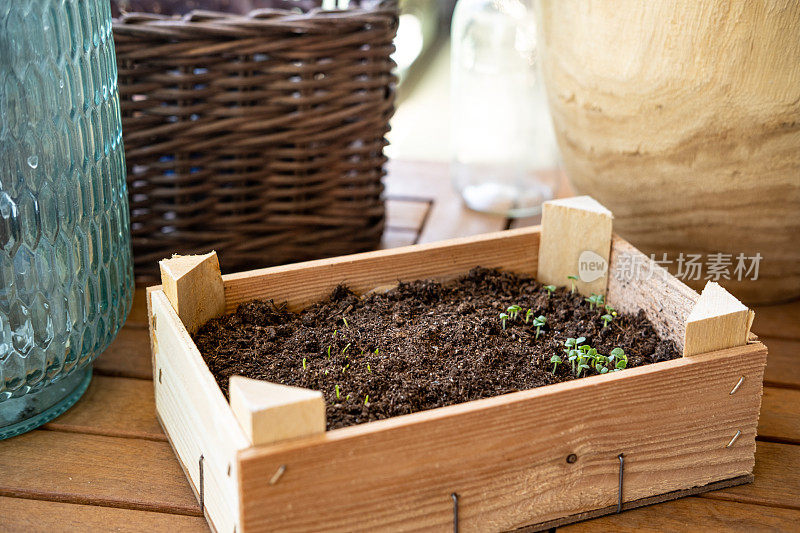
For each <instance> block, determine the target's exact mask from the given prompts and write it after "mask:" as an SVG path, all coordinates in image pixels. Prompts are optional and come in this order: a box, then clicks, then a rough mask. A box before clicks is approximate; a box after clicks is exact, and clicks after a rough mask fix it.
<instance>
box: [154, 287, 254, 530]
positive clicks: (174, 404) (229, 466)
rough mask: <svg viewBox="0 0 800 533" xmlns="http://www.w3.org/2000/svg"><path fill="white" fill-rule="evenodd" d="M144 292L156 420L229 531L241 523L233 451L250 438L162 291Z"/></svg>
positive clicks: (213, 517)
mask: <svg viewBox="0 0 800 533" xmlns="http://www.w3.org/2000/svg"><path fill="white" fill-rule="evenodd" d="M148 294H149V296H150V308H151V311H152V315H153V317H154V318H153V337H154V339H155V340H154V345H155V363H154V364H155V365H156V366H155V370H154V375H155V379H154V386H155V392H156V408H157V410H158V415H159V419H160V420H161V423H162V425H163V426H164V430H165V433H166V434H167V436H168V437H169V441H170V443H171V444H172V446H173V448H174V450H175V453H176V455H177V456H178V459H179V462H180V464H181V466H182V467H183V469H184V471H185V472H186V475H187V477H188V478H189V480H190V484H191V486H192V488H193V489H194V490H195V492H196V493H197V494H198V496H199V497H202V499H203V501H204V509H205V511H206V513H207V516H208V518H209V520H210V522H211V523H212V524H213V526H214V528H216V529H217V530H218V531H232V530H233V528H235V527H236V528H238V525H239V510H238V507H239V505H238V504H239V500H238V493H237V488H236V481H235V480H236V463H235V454H236V451H237V450H240V449H243V448H246V447H249V446H250V442H249V440H248V439H247V437H246V436H245V434H244V432H243V431H242V428H241V427H240V426H239V424H238V422H237V421H236V418H234V416H233V413H232V411H231V409H230V406H229V405H228V402H227V401H225V398H224V397H223V395H222V391H221V390H220V389H219V387H218V386H217V383H216V381H215V380H214V377H213V376H212V375H211V372H210V371H209V370H208V367H207V366H206V364H205V362H204V361H203V358H202V356H201V355H200V352H198V350H197V347H196V346H195V345H194V343H193V342H192V340H191V337H190V336H189V333H188V332H187V331H186V328H184V326H183V323H182V322H181V321H180V319H179V318H178V315H177V313H176V312H175V309H174V308H173V307H172V304H170V302H169V300H168V299H167V297H166V295H165V294H164V292H163V291H160V290H154V291H150V292H149V293H148ZM201 494H202V496H200V495H201Z"/></svg>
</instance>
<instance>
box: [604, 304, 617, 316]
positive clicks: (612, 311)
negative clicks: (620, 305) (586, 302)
mask: <svg viewBox="0 0 800 533" xmlns="http://www.w3.org/2000/svg"><path fill="white" fill-rule="evenodd" d="M605 308H606V312H607V313H608V314H610V315H611V316H617V310H616V309H614V308H613V307H611V305H609V304H606V305H605Z"/></svg>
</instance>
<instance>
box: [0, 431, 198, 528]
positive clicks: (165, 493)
mask: <svg viewBox="0 0 800 533" xmlns="http://www.w3.org/2000/svg"><path fill="white" fill-rule="evenodd" d="M0 472H2V473H3V475H2V476H0V495H2V496H18V497H27V498H34V499H43V500H52V501H62V502H70V503H91V504H93V505H105V506H109V507H122V508H126V509H140V510H146V511H166V512H172V513H179V514H189V515H194V516H200V514H201V513H200V506H199V505H198V504H197V500H195V497H194V495H193V494H192V491H191V490H190V489H189V486H188V485H187V483H186V478H185V477H184V475H183V472H181V469H180V467H179V465H178V463H177V461H176V460H175V455H174V454H173V453H172V449H170V447H169V444H167V443H166V442H155V441H150V440H142V439H128V438H117V437H106V436H103V435H85V434H79V433H66V432H62V431H41V430H38V431H31V432H30V433H25V434H23V435H20V436H18V437H14V438H12V439H7V440H3V441H0ZM0 514H2V513H0Z"/></svg>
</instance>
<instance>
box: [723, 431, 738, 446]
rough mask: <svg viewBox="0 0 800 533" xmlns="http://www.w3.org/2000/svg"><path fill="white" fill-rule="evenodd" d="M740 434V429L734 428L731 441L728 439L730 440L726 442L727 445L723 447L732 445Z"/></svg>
mask: <svg viewBox="0 0 800 533" xmlns="http://www.w3.org/2000/svg"><path fill="white" fill-rule="evenodd" d="M741 434H742V432H741V430H738V429H737V430H736V435H734V436H733V438H732V439H731V441H730V442H729V443H728V445H727V446H725V447H726V448H730V447H731V446H733V443H734V442H736V439H738V438H739V435H741Z"/></svg>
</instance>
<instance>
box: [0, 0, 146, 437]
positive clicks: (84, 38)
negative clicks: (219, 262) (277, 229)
mask: <svg viewBox="0 0 800 533" xmlns="http://www.w3.org/2000/svg"><path fill="white" fill-rule="evenodd" d="M116 80H117V71H116V61H115V57H114V44H113V40H112V36H111V20H110V9H109V2H108V1H107V0H13V1H11V0H0V429H2V427H3V426H4V425H8V424H9V423H11V422H12V421H13V420H11V419H12V418H13V415H14V413H11V412H9V411H11V405H13V404H15V403H16V404H17V405H18V406H25V405H24V404H22V403H19V402H15V399H19V398H20V397H23V396H24V397H26V398H28V397H34V396H36V395H35V394H32V393H36V392H37V391H41V390H42V389H43V388H45V387H47V386H52V385H50V384H51V383H53V382H55V381H58V380H60V379H62V378H64V377H65V376H67V375H70V374H72V373H75V372H78V371H79V370H80V369H81V368H84V367H85V366H86V365H87V364H88V363H90V362H91V360H92V359H94V357H95V356H96V355H97V354H99V353H100V352H101V351H102V350H104V349H105V348H106V347H107V346H108V344H109V343H110V342H111V340H112V339H113V338H114V336H115V335H116V333H117V331H118V330H119V328H120V327H121V325H122V324H123V322H124V320H125V317H126V315H127V312H128V310H129V308H130V301H131V297H132V292H133V281H132V279H133V278H132V267H131V256H130V237H129V227H128V226H129V220H128V200H127V192H126V187H125V161H124V154H123V148H122V130H121V125H120V113H119V99H118V95H117V82H116ZM25 395H28V396H25ZM73 401H74V400H73ZM4 406H5V407H4ZM50 407H52V406H44V405H43V406H41V409H42V410H44V408H50ZM20 409H22V407H19V408H18V409H17V410H20ZM25 409H27V410H28V412H27V413H17V414H18V416H19V417H22V418H25V417H27V418H31V417H32V416H33V415H36V414H38V413H37V412H36V410H37V409H39V408H38V407H35V406H33V407H32V406H30V405H27V406H25Z"/></svg>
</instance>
